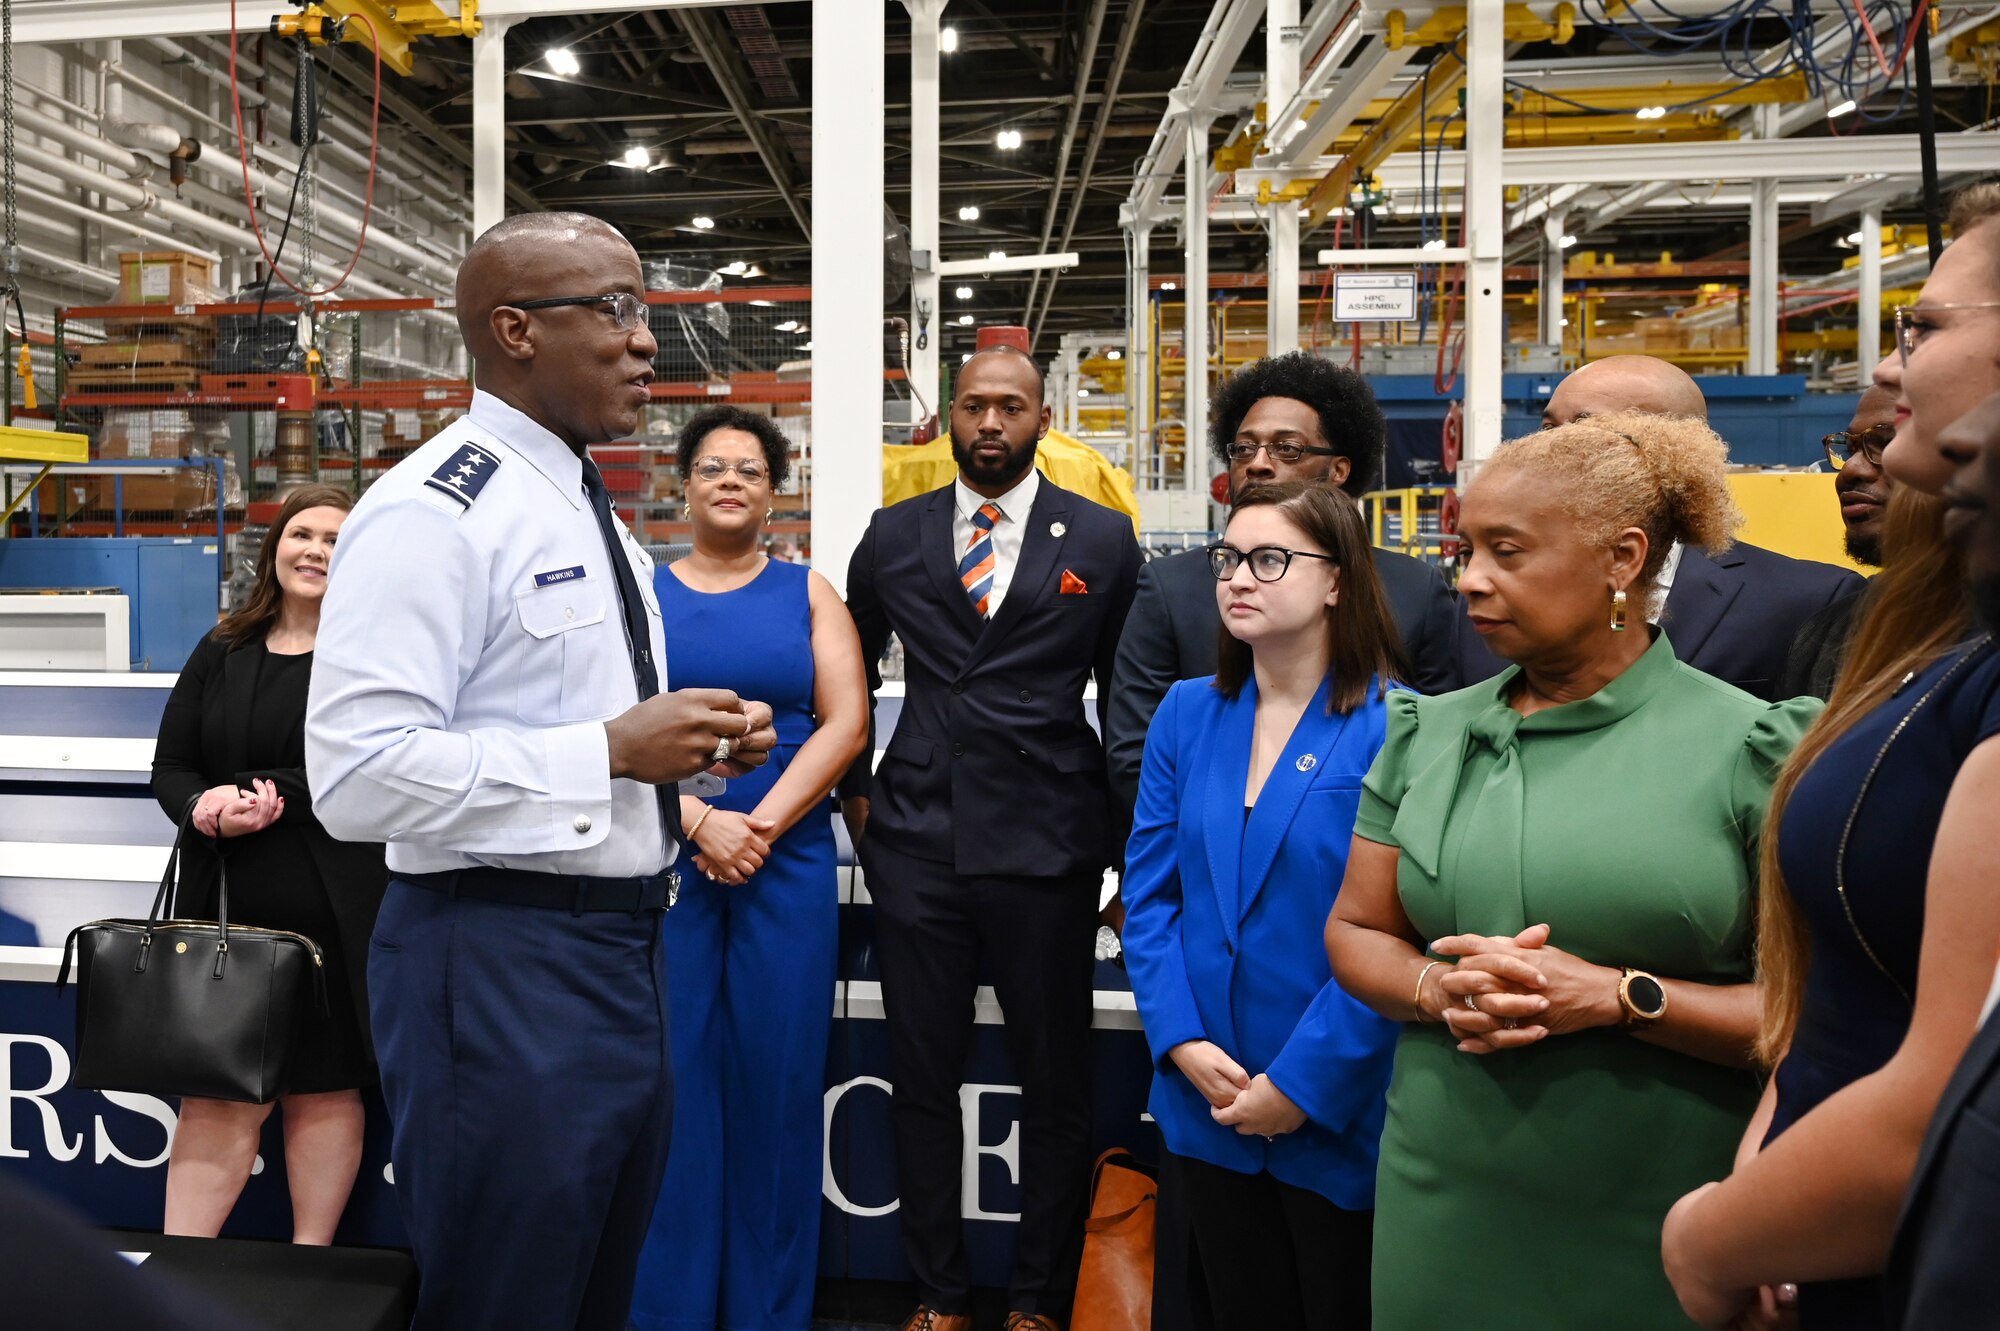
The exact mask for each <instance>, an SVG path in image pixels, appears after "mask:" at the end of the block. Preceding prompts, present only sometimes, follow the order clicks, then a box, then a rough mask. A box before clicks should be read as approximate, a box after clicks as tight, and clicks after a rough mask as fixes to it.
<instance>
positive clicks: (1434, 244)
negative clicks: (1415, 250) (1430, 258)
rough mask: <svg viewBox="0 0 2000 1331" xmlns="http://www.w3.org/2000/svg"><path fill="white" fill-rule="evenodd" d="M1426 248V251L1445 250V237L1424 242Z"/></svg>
mask: <svg viewBox="0 0 2000 1331" xmlns="http://www.w3.org/2000/svg"><path fill="white" fill-rule="evenodd" d="M1424 248H1425V249H1427V250H1441V249H1443V248H1444V237H1443V236H1433V237H1431V238H1430V239H1429V240H1427V241H1425V242H1424Z"/></svg>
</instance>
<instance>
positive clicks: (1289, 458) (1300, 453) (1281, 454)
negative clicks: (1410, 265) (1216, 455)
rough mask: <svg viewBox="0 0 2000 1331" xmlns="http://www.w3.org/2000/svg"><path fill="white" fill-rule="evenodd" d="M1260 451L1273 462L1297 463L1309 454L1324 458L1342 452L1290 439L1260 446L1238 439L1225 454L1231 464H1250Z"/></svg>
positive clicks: (1225, 450)
mask: <svg viewBox="0 0 2000 1331" xmlns="http://www.w3.org/2000/svg"><path fill="white" fill-rule="evenodd" d="M1259 449H1262V450H1263V451H1264V452H1265V453H1267V454H1269V455H1270V458H1271V461H1273V462H1297V461H1298V460H1299V459H1300V458H1302V457H1304V456H1305V455H1306V454H1308V453H1313V454H1316V455H1318V456H1320V457H1323V458H1331V457H1338V456H1340V450H1338V449H1334V448H1320V447H1318V446H1317V445H1314V444H1298V443H1293V442H1292V441H1291V440H1289V439H1286V440H1283V441H1281V442H1279V443H1275V444H1258V443H1252V442H1251V441H1250V440H1248V439H1238V440H1237V441H1236V442H1235V443H1233V444H1231V445H1230V446H1229V447H1228V448H1226V449H1224V450H1223V452H1225V453H1227V454H1228V455H1229V460H1230V461H1231V462H1248V461H1249V460H1250V459H1251V458H1254V457H1256V456H1257V452H1258V450H1259Z"/></svg>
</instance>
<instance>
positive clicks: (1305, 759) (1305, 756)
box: [1293, 753, 1319, 772]
mask: <svg viewBox="0 0 2000 1331" xmlns="http://www.w3.org/2000/svg"><path fill="white" fill-rule="evenodd" d="M1293 765H1294V766H1295V767H1297V768H1298V769H1299V770H1300V771H1301V772H1310V771H1312V769H1313V768H1315V767H1318V766H1319V759H1317V758H1315V757H1313V756H1312V755H1311V754H1310V753H1302V754H1300V755H1299V760H1298V762H1297V763H1295V764H1293Z"/></svg>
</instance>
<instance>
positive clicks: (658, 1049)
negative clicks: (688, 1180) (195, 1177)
mask: <svg viewBox="0 0 2000 1331" xmlns="http://www.w3.org/2000/svg"><path fill="white" fill-rule="evenodd" d="M660 922H661V913H660V912H659V911H657V910H650V911H641V912H639V913H637V914H622V913H614V912H601V913H590V914H584V915H572V914H570V912H569V911H567V910H561V909H556V910H548V909H541V908H537V907H528V906H514V905H503V904H500V903H496V902H491V901H482V900H475V899H470V898H466V897H458V898H452V897H447V896H445V895H442V894H440V893H435V892H430V891H426V890H425V889H423V888H418V887H413V886H411V885H410V884H408V883H405V882H402V881H400V880H394V879H392V880H391V881H390V884H389V891H388V895H387V897H386V898H385V899H384V900H383V903H382V911H381V914H380V915H379V916H378V917H377V920H376V925H375V937H374V940H373V942H372V943H371V945H370V947H369V955H368V988H369V1008H370V1012H371V1014H372V1017H373V1025H374V1032H375V1045H376V1052H377V1056H378V1059H379V1062H380V1064H381V1069H382V1093H383V1098H384V1099H385V1100H386V1101H387V1102H388V1106H389V1118H390V1121H391V1123H392V1124H393V1126H394V1132H395V1136H394V1141H393V1143H392V1147H391V1152H390V1155H391V1159H392V1160H393V1161H394V1172H395V1184H396V1193H397V1198H398V1201H399V1203H400V1205H401V1209H402V1213H403V1219H404V1222H405V1224H406V1225H407V1227H408V1229H409V1234H410V1243H411V1247H412V1248H413V1249H414V1251H415V1254H416V1259H417V1270H418V1276H419V1280H420V1289H419V1292H418V1296H417V1317H416V1321H415V1322H414V1323H413V1324H412V1328H413V1331H500V1329H501V1328H506V1331H569V1329H570V1328H577V1329H578V1331H622V1328H623V1327H624V1326H625V1318H626V1313H627V1310H628V1309H629V1308H630V1305H631V1302H632V1282H633V1276H634V1272H635V1270H636V1268H637V1265H638V1259H639V1247H640V1244H641V1243H642V1242H643V1240H644V1239H645V1236H646V1222H647V1220H648V1218H649V1217H650V1216H651V1215H652V1211H653V1199H654V1197H655V1195H656V1194H657V1193H658V1191H659V1186H660V1176H661V1174H662V1173H663V1172H664V1170H665V1168H666V1159H667V1138H668V1134H669V1130H670V1127H671V1124H672V1121H673V1073H672V1069H671V1064H670V1062H669V1060H668V1054H667V991H666V974H665V961H664V952H663V949H662V947H661V945H660Z"/></svg>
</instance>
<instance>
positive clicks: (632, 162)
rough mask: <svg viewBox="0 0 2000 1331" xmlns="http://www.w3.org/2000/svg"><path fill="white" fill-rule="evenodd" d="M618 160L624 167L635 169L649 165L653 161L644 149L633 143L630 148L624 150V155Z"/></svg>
mask: <svg viewBox="0 0 2000 1331" xmlns="http://www.w3.org/2000/svg"><path fill="white" fill-rule="evenodd" d="M618 160H619V161H620V162H622V163H624V164H625V165H626V166H630V167H635V168H636V167H643V166H647V165H649V164H650V163H651V162H652V160H653V159H652V157H651V156H650V155H649V154H648V153H647V152H646V150H645V149H644V148H642V147H640V146H639V145H638V144H636V143H635V144H633V145H632V146H631V147H629V148H627V149H626V150H625V155H624V156H623V157H621V158H619V159H618Z"/></svg>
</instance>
